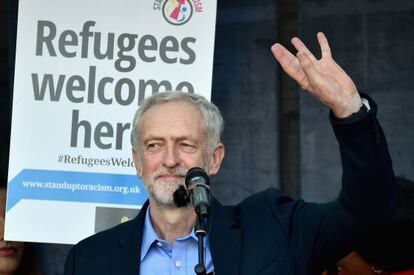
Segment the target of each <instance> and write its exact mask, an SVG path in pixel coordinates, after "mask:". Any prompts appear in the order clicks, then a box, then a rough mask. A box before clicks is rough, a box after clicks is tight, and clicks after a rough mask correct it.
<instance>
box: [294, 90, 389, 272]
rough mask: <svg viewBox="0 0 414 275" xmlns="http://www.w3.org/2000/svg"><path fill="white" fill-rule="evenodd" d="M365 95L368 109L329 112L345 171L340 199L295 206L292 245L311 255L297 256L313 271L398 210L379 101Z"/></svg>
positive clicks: (336, 257) (320, 268)
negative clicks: (346, 114) (340, 115)
mask: <svg viewBox="0 0 414 275" xmlns="http://www.w3.org/2000/svg"><path fill="white" fill-rule="evenodd" d="M362 97H364V98H366V99H368V101H369V104H370V107H371V109H370V110H369V111H368V112H366V113H363V114H359V115H357V116H355V117H350V118H349V119H345V120H338V119H335V118H334V116H333V115H332V113H331V114H330V118H331V123H332V127H333V130H334V133H335V136H336V138H337V140H338V143H339V150H340V154H341V163H342V172H343V174H342V188H341V191H340V194H339V196H338V198H337V200H335V201H334V202H331V203H327V204H317V203H305V202H303V201H298V202H295V203H294V207H292V209H293V210H292V212H293V213H291V214H292V216H291V217H292V227H291V230H292V231H293V232H292V233H293V234H292V236H295V237H294V238H293V240H292V249H293V250H295V251H300V253H297V254H298V255H302V256H303V255H306V257H307V259H303V258H302V259H299V258H298V259H295V260H296V261H297V262H300V261H307V263H308V264H307V268H308V270H309V269H310V270H311V271H312V274H313V273H315V274H316V273H318V272H319V274H320V273H321V270H322V269H323V268H324V267H326V266H327V265H330V264H334V263H335V262H336V261H338V260H339V259H341V258H342V257H344V256H345V255H346V254H347V253H349V252H350V250H352V243H353V241H354V239H355V237H356V236H357V234H358V233H359V232H361V231H364V230H366V229H368V228H369V227H371V226H374V225H376V224H380V223H383V222H386V221H389V220H390V219H392V217H393V214H394V211H395V203H396V198H395V184H394V181H395V180H394V173H393V170H392V164H391V158H390V155H389V152H388V148H387V143H386V140H385V136H384V133H383V131H382V129H381V126H380V124H379V122H378V120H377V119H376V113H377V105H376V104H375V102H374V101H373V100H372V99H371V98H369V97H368V96H366V95H362Z"/></svg>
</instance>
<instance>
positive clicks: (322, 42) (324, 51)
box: [317, 32, 332, 58]
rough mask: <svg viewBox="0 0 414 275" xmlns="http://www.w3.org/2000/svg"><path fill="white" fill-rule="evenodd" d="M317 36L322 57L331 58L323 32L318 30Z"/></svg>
mask: <svg viewBox="0 0 414 275" xmlns="http://www.w3.org/2000/svg"><path fill="white" fill-rule="evenodd" d="M317 37H318V42H319V46H320V47H321V52H322V58H331V57H332V53H331V48H330V47H329V42H328V39H327V38H326V36H325V34H323V32H318V34H317Z"/></svg>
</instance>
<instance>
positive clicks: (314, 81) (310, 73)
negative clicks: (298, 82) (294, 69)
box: [297, 52, 322, 96]
mask: <svg viewBox="0 0 414 275" xmlns="http://www.w3.org/2000/svg"><path fill="white" fill-rule="evenodd" d="M297 57H298V60H299V63H300V66H301V68H302V71H303V72H304V73H305V75H306V77H307V80H308V82H309V86H308V87H304V88H305V89H307V90H308V91H309V92H311V93H312V94H314V95H316V96H318V94H319V90H320V87H321V86H322V77H321V75H320V73H319V72H318V70H317V69H316V67H315V65H314V64H313V62H312V60H311V58H310V57H309V56H308V55H307V54H306V53H302V52H299V53H298V55H297Z"/></svg>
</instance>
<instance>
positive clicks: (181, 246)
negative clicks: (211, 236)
mask: <svg viewBox="0 0 414 275" xmlns="http://www.w3.org/2000/svg"><path fill="white" fill-rule="evenodd" d="M204 258H205V263H204V264H205V266H206V270H207V273H210V272H213V270H214V266H213V261H212V259H211V253H210V245H209V242H208V236H207V237H205V238H204ZM196 264H198V244H197V236H196V235H195V233H194V231H192V232H191V233H190V234H188V235H187V236H185V237H182V238H177V239H176V240H175V242H174V245H173V246H170V245H169V244H168V243H167V241H165V240H161V239H160V238H159V237H158V236H157V233H155V230H154V227H153V226H152V223H151V219H150V214H149V207H148V209H147V212H146V213H145V223H144V233H143V236H142V245H141V269H140V274H141V275H152V274H154V275H160V274H162V275H184V274H185V275H190V274H191V275H194V274H195V271H194V267H195V265H196Z"/></svg>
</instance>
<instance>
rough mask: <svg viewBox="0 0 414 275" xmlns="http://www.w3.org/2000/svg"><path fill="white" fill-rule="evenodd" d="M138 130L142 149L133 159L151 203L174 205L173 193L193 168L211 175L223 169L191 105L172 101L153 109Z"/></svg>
mask: <svg viewBox="0 0 414 275" xmlns="http://www.w3.org/2000/svg"><path fill="white" fill-rule="evenodd" d="M138 131H139V136H140V141H139V146H140V150H139V152H137V151H135V150H133V157H134V162H135V167H136V170H137V174H138V176H140V177H141V178H142V180H143V182H144V185H145V188H146V190H147V192H148V195H149V197H150V202H151V203H155V204H157V205H160V206H168V207H172V206H174V203H173V193H174V191H175V190H176V189H177V188H178V186H179V185H184V179H185V174H186V172H187V171H188V170H189V169H190V168H192V167H201V168H203V169H205V170H206V172H207V173H209V172H210V174H215V173H216V172H217V171H218V169H219V166H220V163H221V159H222V156H220V157H219V158H217V156H216V155H217V152H216V151H217V150H218V148H216V151H215V153H213V156H212V157H211V158H209V156H208V151H207V150H208V140H207V133H206V130H205V126H204V121H203V119H202V116H201V114H200V112H199V111H198V110H197V109H196V107H195V106H193V105H192V104H191V103H188V102H184V101H172V102H168V103H162V104H159V105H155V106H153V107H151V108H150V109H149V110H147V111H146V112H145V114H144V115H143V118H142V124H141V127H140V129H138ZM218 147H219V148H221V147H222V145H221V144H220V145H219V146H218ZM221 149H223V148H221ZM219 150H220V149H219ZM223 150H224V149H223ZM217 160H219V163H217Z"/></svg>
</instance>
